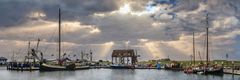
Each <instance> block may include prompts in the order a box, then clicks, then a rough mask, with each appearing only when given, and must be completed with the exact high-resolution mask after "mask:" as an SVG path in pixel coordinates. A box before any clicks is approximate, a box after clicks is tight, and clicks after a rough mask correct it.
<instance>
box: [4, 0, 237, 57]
mask: <svg viewBox="0 0 240 80" xmlns="http://www.w3.org/2000/svg"><path fill="white" fill-rule="evenodd" d="M239 4H240V1H238V0H49V1H42V0H1V1H0V56H6V57H8V58H10V57H11V56H12V53H13V51H14V52H15V53H16V54H17V55H21V56H22V57H23V56H25V55H26V51H27V44H28V41H31V46H32V48H34V47H35V46H36V43H37V42H36V40H37V38H40V39H41V42H40V46H39V49H40V50H42V51H43V52H44V57H46V58H51V57H57V56H56V54H57V41H58V40H57V39H58V34H57V31H58V8H61V10H62V41H63V50H62V53H67V54H69V55H70V56H72V55H74V54H75V55H77V57H79V56H80V53H81V52H86V53H89V51H90V50H92V51H93V53H94V58H95V60H97V59H109V60H110V56H111V52H112V50H114V49H135V50H137V52H138V54H140V55H141V57H140V59H141V60H146V59H159V58H166V57H170V58H171V59H174V60H187V59H190V55H191V54H192V33H193V32H195V36H196V50H197V51H196V52H200V55H201V57H202V58H204V56H205V53H206V52H205V50H206V49H205V48H206V47H205V44H204V43H205V42H206V39H205V36H206V27H207V25H206V14H209V20H208V21H209V33H210V35H209V36H210V39H209V40H210V44H209V45H210V56H211V59H223V58H224V57H225V55H226V54H227V53H228V54H229V58H231V59H238V58H239V57H240V55H239V48H240V43H239V42H238V41H239V40H240V37H239V35H240V27H239V26H238V25H239V24H240V23H239V19H240V14H239V12H240V5H239ZM21 56H18V57H21ZM72 57H73V56H72ZM77 57H73V58H77ZM19 59H21V58H19ZM197 59H199V56H197Z"/></svg>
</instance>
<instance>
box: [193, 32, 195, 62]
mask: <svg viewBox="0 0 240 80" xmlns="http://www.w3.org/2000/svg"><path fill="white" fill-rule="evenodd" d="M194 38H195V37H194V32H193V65H194V66H195V39H194Z"/></svg>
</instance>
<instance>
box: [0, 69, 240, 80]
mask: <svg viewBox="0 0 240 80" xmlns="http://www.w3.org/2000/svg"><path fill="white" fill-rule="evenodd" d="M0 80H240V75H235V76H232V75H228V74H225V75H223V76H214V75H197V74H184V73H183V72H173V71H166V70H148V69H145V70H113V69H89V70H78V71H54V72H39V71H33V72H21V71H8V70H5V68H1V69H0Z"/></svg>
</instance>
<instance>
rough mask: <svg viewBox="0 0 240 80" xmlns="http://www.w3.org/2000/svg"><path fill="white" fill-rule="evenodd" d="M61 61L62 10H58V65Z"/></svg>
mask: <svg viewBox="0 0 240 80" xmlns="http://www.w3.org/2000/svg"><path fill="white" fill-rule="evenodd" d="M60 60H61V9H60V8H59V10H58V63H59V64H60V65H61V63H60Z"/></svg>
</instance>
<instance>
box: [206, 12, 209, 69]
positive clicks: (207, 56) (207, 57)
mask: <svg viewBox="0 0 240 80" xmlns="http://www.w3.org/2000/svg"><path fill="white" fill-rule="evenodd" d="M206 26H207V31H206V34H207V49H206V59H207V65H208V63H209V55H208V47H209V45H208V28H209V24H208V14H207V15H206Z"/></svg>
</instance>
